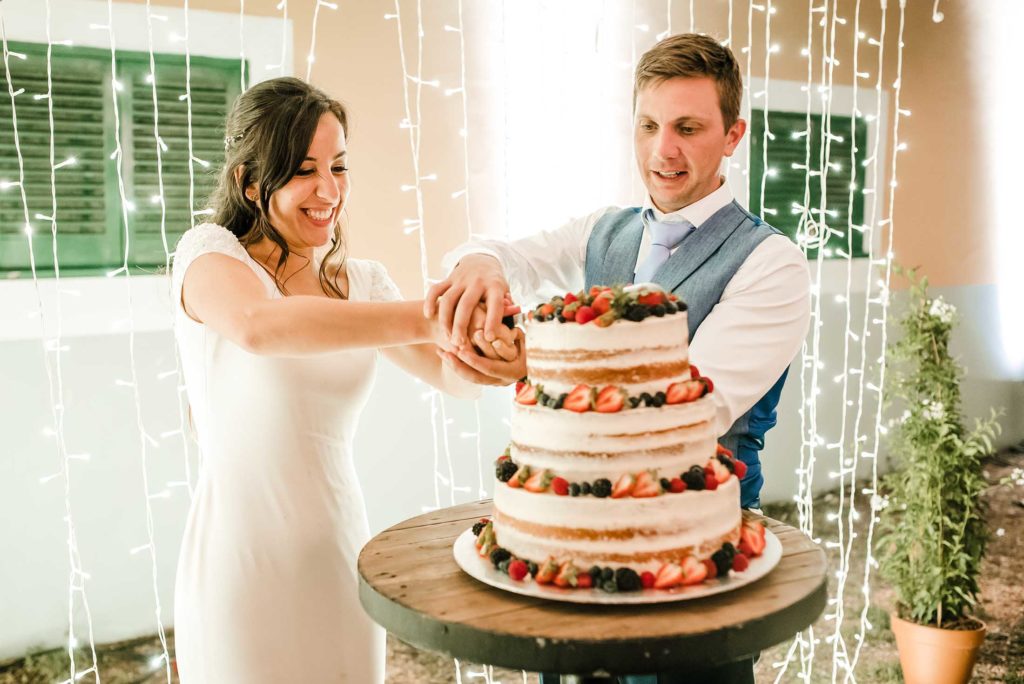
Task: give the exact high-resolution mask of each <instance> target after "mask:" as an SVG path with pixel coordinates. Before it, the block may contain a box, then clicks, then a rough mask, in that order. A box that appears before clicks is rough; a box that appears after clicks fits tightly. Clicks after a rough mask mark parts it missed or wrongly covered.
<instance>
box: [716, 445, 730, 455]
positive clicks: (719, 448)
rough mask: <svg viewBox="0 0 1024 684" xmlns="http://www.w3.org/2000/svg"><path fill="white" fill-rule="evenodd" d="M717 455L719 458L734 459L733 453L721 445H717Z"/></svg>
mask: <svg viewBox="0 0 1024 684" xmlns="http://www.w3.org/2000/svg"><path fill="white" fill-rule="evenodd" d="M715 453H716V454H717V455H719V456H726V457H728V458H732V457H733V456H732V452H731V451H729V450H728V449H726V448H725V447H724V446H722V445H721V444H716V445H715Z"/></svg>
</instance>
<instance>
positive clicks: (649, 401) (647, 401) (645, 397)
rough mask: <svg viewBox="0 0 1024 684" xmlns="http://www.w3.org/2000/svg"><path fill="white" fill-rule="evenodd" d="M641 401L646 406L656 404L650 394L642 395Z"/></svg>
mask: <svg viewBox="0 0 1024 684" xmlns="http://www.w3.org/2000/svg"><path fill="white" fill-rule="evenodd" d="M640 400H641V401H642V402H644V406H652V405H653V404H654V397H652V396H651V394H650V392H644V393H643V394H641V395H640Z"/></svg>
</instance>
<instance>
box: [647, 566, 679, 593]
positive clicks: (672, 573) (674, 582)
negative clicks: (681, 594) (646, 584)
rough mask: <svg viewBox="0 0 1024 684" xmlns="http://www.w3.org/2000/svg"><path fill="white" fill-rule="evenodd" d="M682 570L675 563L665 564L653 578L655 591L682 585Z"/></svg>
mask: <svg viewBox="0 0 1024 684" xmlns="http://www.w3.org/2000/svg"><path fill="white" fill-rule="evenodd" d="M683 577H684V573H683V568H682V567H681V566H679V565H677V564H676V563H665V564H664V565H662V566H661V567H660V568H659V569H658V574H657V575H656V576H655V578H654V588H655V589H671V588H672V587H678V586H679V585H680V584H682V583H683Z"/></svg>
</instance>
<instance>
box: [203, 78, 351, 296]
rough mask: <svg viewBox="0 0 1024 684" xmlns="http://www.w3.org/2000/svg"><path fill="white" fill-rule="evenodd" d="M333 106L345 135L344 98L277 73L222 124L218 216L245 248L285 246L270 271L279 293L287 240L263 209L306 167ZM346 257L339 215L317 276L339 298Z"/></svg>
mask: <svg viewBox="0 0 1024 684" xmlns="http://www.w3.org/2000/svg"><path fill="white" fill-rule="evenodd" d="M328 112H330V113H331V114H334V116H336V117H338V121H339V122H341V128H342V130H344V131H345V136H346V137H347V136H348V114H347V112H346V111H345V107H344V106H343V105H342V104H341V103H340V102H338V101H337V100H335V99H333V98H331V97H329V96H328V95H327V94H326V93H324V92H323V91H322V90H320V89H319V88H316V87H314V86H311V85H310V84H308V83H306V82H305V81H302V80H300V79H297V78H291V77H285V78H274V79H270V80H269V81H262V82H260V83H257V84H256V85H254V86H252V87H251V88H249V89H248V90H247V91H245V92H244V93H242V94H241V95H240V96H239V97H238V99H237V100H235V104H234V106H233V107H232V108H231V111H230V112H229V113H228V117H227V121H226V122H225V125H224V148H225V151H224V166H223V168H222V169H221V171H220V176H219V178H218V180H217V186H216V188H215V189H214V191H213V193H212V194H211V195H210V202H209V205H210V208H211V209H213V212H214V214H213V221H214V222H215V223H218V224H220V225H222V226H224V227H225V228H227V229H228V230H230V231H231V232H232V233H234V235H235V237H237V238H238V240H239V242H241V243H242V245H243V246H249V245H251V244H254V243H257V242H260V241H261V240H263V239H264V238H267V239H269V240H271V241H273V242H274V244H276V245H277V246H278V247H280V249H281V255H280V257H279V258H278V260H277V265H276V267H275V269H274V272H273V273H271V276H273V278H274V282H275V283H277V288H278V290H280V291H281V293H282V294H287V293H286V291H285V284H284V283H283V282H281V279H280V277H279V274H280V272H281V269H282V268H283V267H284V264H285V262H286V260H287V259H288V254H289V250H288V244H287V243H286V242H285V240H284V238H283V237H282V236H281V234H280V233H279V232H278V230H277V229H276V228H275V227H274V226H273V224H272V223H271V222H270V217H269V216H268V215H267V213H266V212H265V211H263V210H262V209H261V208H260V207H269V206H270V196H271V195H273V194H274V193H275V192H277V191H278V190H280V189H281V188H282V187H284V186H285V185H286V184H287V183H288V181H290V180H291V179H292V177H293V176H294V175H295V174H296V172H297V171H298V170H299V168H300V167H301V166H302V162H303V160H304V159H305V157H306V152H307V151H308V150H309V146H310V144H311V143H312V141H313V135H314V134H315V133H316V128H317V125H318V124H319V123H320V117H321V116H323V115H324V114H326V113H328ZM239 169H241V172H240V173H239V171H238V170H239ZM253 183H255V184H256V185H257V187H258V188H259V201H258V202H255V201H252V200H250V199H248V198H247V197H246V196H245V189H246V188H247V187H249V186H250V185H252V184H253ZM345 258H346V252H345V240H344V235H343V232H342V229H341V217H340V215H339V218H338V221H337V222H336V223H335V224H334V236H333V238H332V240H331V248H330V250H329V251H328V252H327V254H326V255H325V256H324V258H323V260H322V262H321V264H320V273H319V277H320V285H321V287H323V288H324V292H326V293H327V294H328V295H331V296H335V297H338V298H341V299H344V298H345V295H344V293H343V292H342V291H341V288H340V287H338V285H337V278H338V274H339V273H342V272H343V271H344V269H343V267H344V264H345Z"/></svg>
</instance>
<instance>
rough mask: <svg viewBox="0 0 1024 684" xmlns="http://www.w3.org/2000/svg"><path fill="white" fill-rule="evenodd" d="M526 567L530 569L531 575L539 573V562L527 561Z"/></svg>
mask: <svg viewBox="0 0 1024 684" xmlns="http://www.w3.org/2000/svg"><path fill="white" fill-rule="evenodd" d="M526 569H527V570H529V571H530V577H534V576H536V574H537V570H539V569H540V568H538V567H537V564H536V563H534V562H533V561H526Z"/></svg>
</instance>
